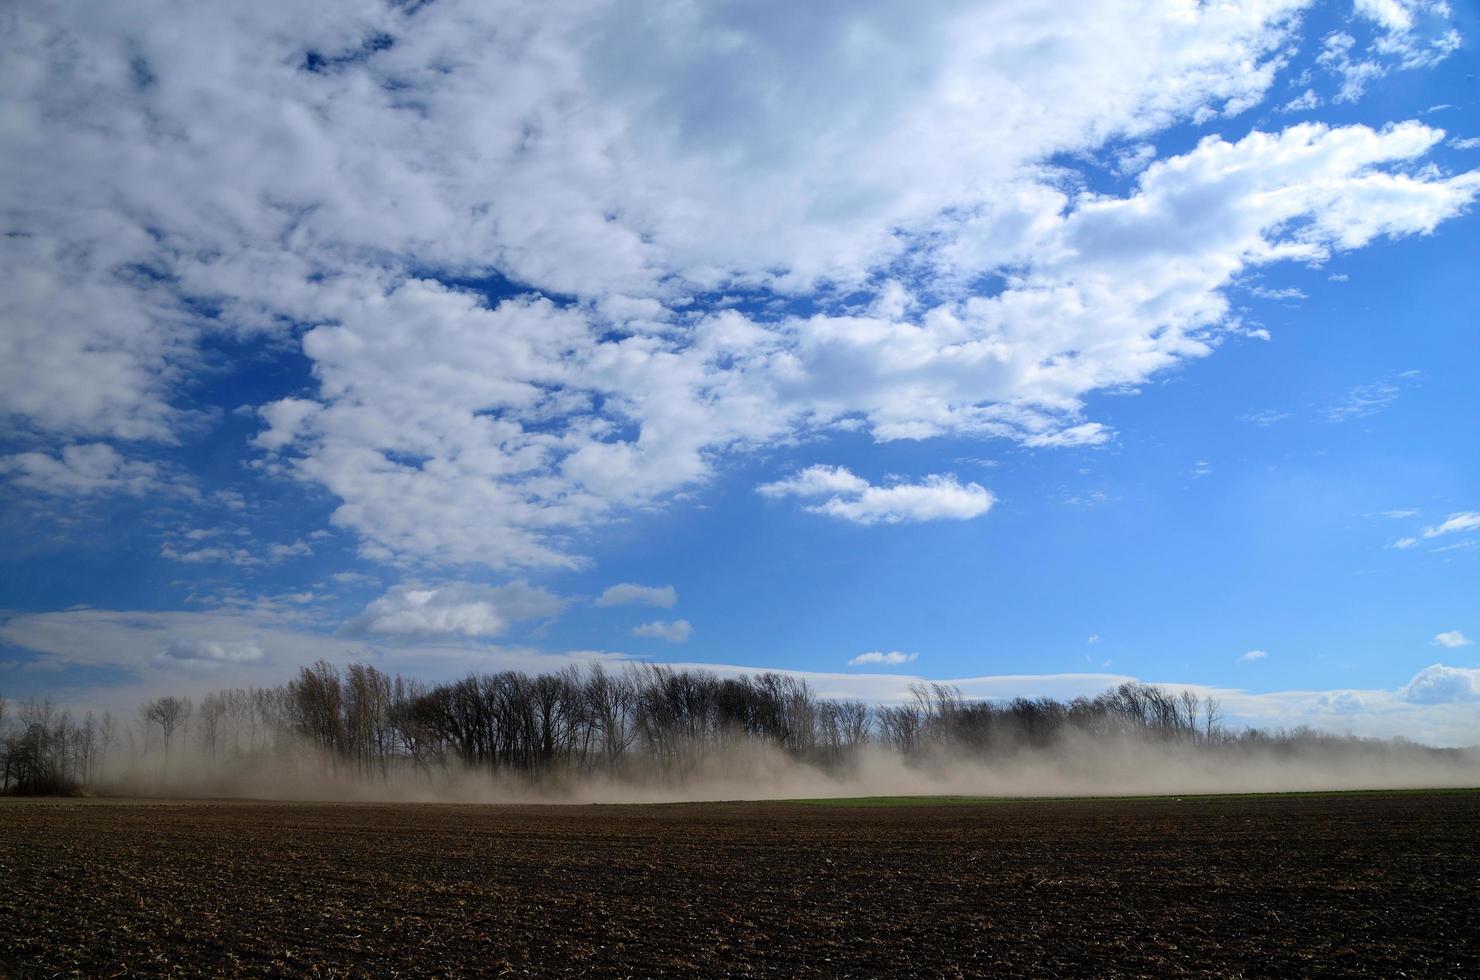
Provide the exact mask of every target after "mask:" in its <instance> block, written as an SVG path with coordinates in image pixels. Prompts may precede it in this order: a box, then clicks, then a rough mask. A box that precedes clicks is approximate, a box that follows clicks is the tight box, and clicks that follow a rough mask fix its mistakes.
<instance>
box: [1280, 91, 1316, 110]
mask: <svg viewBox="0 0 1480 980" xmlns="http://www.w3.org/2000/svg"><path fill="white" fill-rule="evenodd" d="M1320 105H1321V97H1320V96H1319V95H1316V93H1315V90H1314V89H1306V90H1305V91H1304V92H1303V93H1302V94H1300V95H1297V96H1296V97H1295V98H1293V99H1291V100H1290V101H1289V102H1286V103H1285V104H1284V105H1282V106H1280V111H1281V112H1306V111H1308V110H1310V109H1316V108H1319V107H1320Z"/></svg>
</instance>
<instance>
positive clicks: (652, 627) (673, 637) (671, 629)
mask: <svg viewBox="0 0 1480 980" xmlns="http://www.w3.org/2000/svg"><path fill="white" fill-rule="evenodd" d="M632 635H633V636H640V637H644V638H646V639H650V640H666V641H668V642H669V643H687V642H688V641H689V637H691V636H693V635H694V627H693V626H692V625H691V624H690V623H689V621H688V620H687V619H675V620H673V621H672V622H665V621H664V620H661V619H657V620H654V621H653V622H651V623H643V624H642V625H641V626H634V627H632Z"/></svg>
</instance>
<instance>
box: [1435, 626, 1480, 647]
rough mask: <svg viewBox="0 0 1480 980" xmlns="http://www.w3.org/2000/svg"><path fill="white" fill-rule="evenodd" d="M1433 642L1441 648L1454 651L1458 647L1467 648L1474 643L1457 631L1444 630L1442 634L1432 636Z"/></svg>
mask: <svg viewBox="0 0 1480 980" xmlns="http://www.w3.org/2000/svg"><path fill="white" fill-rule="evenodd" d="M1434 642H1435V643H1437V644H1439V646H1441V647H1448V648H1449V649H1451V650H1454V649H1457V648H1458V647H1467V646H1469V645H1470V644H1472V643H1474V642H1475V641H1474V640H1471V639H1470V638H1469V637H1467V636H1465V635H1464V634H1463V633H1461V632H1460V631H1459V630H1445V631H1444V632H1443V633H1439V634H1436V635H1435V636H1434Z"/></svg>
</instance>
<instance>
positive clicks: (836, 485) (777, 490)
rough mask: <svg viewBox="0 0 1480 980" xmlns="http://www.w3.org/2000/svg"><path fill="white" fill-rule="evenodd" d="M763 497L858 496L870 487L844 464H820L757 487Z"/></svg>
mask: <svg viewBox="0 0 1480 980" xmlns="http://www.w3.org/2000/svg"><path fill="white" fill-rule="evenodd" d="M755 489H756V492H757V493H759V494H760V495H761V496H763V497H772V498H775V497H822V496H826V495H828V494H847V495H849V496H857V495H858V494H861V493H863V492H865V491H866V490H868V489H869V483H868V481H867V480H865V479H863V478H862V477H858V476H854V475H853V474H852V473H850V472H849V471H848V470H847V469H845V468H844V467H842V466H828V465H826V464H818V465H815V466H809V467H807V468H806V469H804V470H802V471H800V472H799V473H797V474H795V475H793V476H789V477H787V478H786V479H783V480H777V481H775V482H774V483H763V484H761V485H760V486H758V487H756V488H755Z"/></svg>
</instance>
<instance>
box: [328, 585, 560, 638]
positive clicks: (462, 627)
mask: <svg viewBox="0 0 1480 980" xmlns="http://www.w3.org/2000/svg"><path fill="white" fill-rule="evenodd" d="M564 605H565V603H564V601H563V600H561V599H560V598H558V597H557V596H554V595H552V594H551V593H549V592H547V591H546V590H544V589H542V588H539V587H537V586H532V585H530V584H528V583H527V582H522V581H515V582H510V583H508V584H507V585H499V586H487V585H473V584H469V583H466V582H450V583H447V584H445V585H439V586H435V587H428V588H419V587H416V586H409V585H398V586H396V587H395V588H393V589H391V590H390V591H389V592H387V593H386V594H385V595H383V596H381V597H380V598H378V599H376V600H374V601H373V602H371V603H370V604H369V605H368V606H366V607H365V611H364V612H363V613H361V614H360V615H359V616H357V617H355V618H354V619H352V620H350V621H349V622H348V623H346V624H345V625H344V627H343V629H342V631H341V632H343V633H344V635H346V636H362V635H366V634H375V635H381V636H421V637H427V636H439V635H441V636H462V637H469V638H482V637H491V636H498V635H500V634H501V633H503V632H505V631H506V630H507V629H508V628H509V624H510V623H511V622H512V621H514V620H520V619H540V618H544V617H548V616H554V615H555V614H556V613H558V612H560V610H561V609H562V608H563V607H564Z"/></svg>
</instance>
